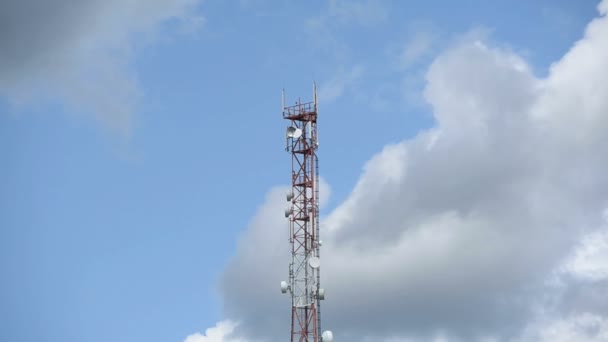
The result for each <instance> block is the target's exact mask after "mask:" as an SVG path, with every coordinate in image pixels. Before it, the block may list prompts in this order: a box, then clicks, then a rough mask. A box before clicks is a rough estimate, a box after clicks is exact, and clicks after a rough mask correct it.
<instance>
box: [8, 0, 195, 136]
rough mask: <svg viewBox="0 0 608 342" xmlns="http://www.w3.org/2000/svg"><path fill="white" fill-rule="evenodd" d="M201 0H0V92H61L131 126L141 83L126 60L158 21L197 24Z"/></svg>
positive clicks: (60, 96)
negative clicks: (198, 6)
mask: <svg viewBox="0 0 608 342" xmlns="http://www.w3.org/2000/svg"><path fill="white" fill-rule="evenodd" d="M198 2H199V0H178V1H168V0H154V1H141V0H128V1H122V0H109V1H108V0H106V1H101V0H85V1H77V2H74V1H67V0H59V1H34V0H8V1H3V2H2V3H1V4H0V22H1V23H2V30H0V50H1V51H2V52H1V53H0V76H1V77H0V95H2V96H4V97H6V98H7V99H8V100H9V101H10V102H11V103H13V104H14V105H16V106H20V105H25V104H30V103H32V102H37V101H40V100H41V99H42V100H48V99H51V100H59V101H60V102H62V103H65V104H67V105H68V106H69V107H73V108H75V109H76V110H77V111H78V112H83V113H87V114H91V115H94V117H95V118H96V119H97V120H98V121H100V122H102V123H103V124H105V125H107V126H109V127H111V128H113V129H116V130H118V131H121V132H122V133H128V131H129V127H130V125H131V120H132V116H133V113H134V111H135V107H136V105H137V101H138V98H139V97H140V96H141V90H140V88H139V86H138V84H137V77H136V75H135V73H134V72H133V70H132V68H131V66H130V62H131V59H132V55H133V51H134V50H135V49H136V48H137V46H141V45H142V42H145V41H148V42H149V41H151V40H153V39H154V38H155V35H156V33H157V32H158V31H159V29H160V25H161V24H162V23H165V22H167V21H170V20H176V21H178V22H180V23H181V26H182V27H183V28H184V29H186V30H192V29H196V28H197V27H198V26H200V25H202V23H203V22H204V18H203V17H201V16H200V15H197V14H196V11H195V7H196V5H197V3H198Z"/></svg>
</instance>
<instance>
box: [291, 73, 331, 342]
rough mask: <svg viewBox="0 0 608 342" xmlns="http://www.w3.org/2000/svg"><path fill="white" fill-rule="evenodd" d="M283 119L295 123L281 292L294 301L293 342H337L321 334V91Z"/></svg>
mask: <svg viewBox="0 0 608 342" xmlns="http://www.w3.org/2000/svg"><path fill="white" fill-rule="evenodd" d="M282 107H283V119H285V120H289V123H290V125H289V127H288V128H287V131H286V148H285V150H286V151H287V152H289V153H290V154H291V167H292V170H291V190H290V191H289V192H288V193H287V201H288V202H289V203H290V205H289V207H288V208H287V209H285V217H287V218H288V220H289V243H290V244H291V262H290V264H289V282H285V281H283V282H281V292H283V293H287V292H289V294H290V295H291V342H320V341H323V342H331V341H332V340H333V334H332V332H331V331H325V332H324V333H322V334H321V300H323V299H325V291H324V290H323V289H322V288H321V286H320V285H321V277H320V275H321V272H320V271H321V260H320V248H319V247H320V246H321V240H320V239H319V237H320V236H319V163H318V161H319V160H318V158H317V153H316V151H317V149H318V147H319V144H318V137H317V90H316V85H313V101H312V102H306V103H302V102H300V100H299V99H298V101H297V102H296V104H295V105H293V106H288V107H286V106H285V93H284V92H283V106H282Z"/></svg>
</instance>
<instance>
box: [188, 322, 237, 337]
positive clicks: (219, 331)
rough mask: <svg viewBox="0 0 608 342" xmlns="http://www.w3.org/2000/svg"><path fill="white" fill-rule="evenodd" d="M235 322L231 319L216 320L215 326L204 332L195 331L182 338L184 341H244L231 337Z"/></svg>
mask: <svg viewBox="0 0 608 342" xmlns="http://www.w3.org/2000/svg"><path fill="white" fill-rule="evenodd" d="M235 326H236V323H234V322H231V321H221V322H218V323H217V324H216V325H215V327H213V328H209V329H207V330H205V334H204V335H203V334H201V333H195V334H192V335H190V336H188V337H186V339H185V340H184V342H244V341H243V340H239V339H235V338H231V337H230V334H231V333H232V331H233V330H234V327H235Z"/></svg>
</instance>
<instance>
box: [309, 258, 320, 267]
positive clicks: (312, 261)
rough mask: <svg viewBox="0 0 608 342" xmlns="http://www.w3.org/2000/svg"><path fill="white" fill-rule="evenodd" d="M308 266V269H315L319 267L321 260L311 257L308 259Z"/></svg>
mask: <svg viewBox="0 0 608 342" xmlns="http://www.w3.org/2000/svg"><path fill="white" fill-rule="evenodd" d="M308 264H309V265H310V267H312V268H314V269H317V268H319V266H321V259H319V257H312V258H310V259H308Z"/></svg>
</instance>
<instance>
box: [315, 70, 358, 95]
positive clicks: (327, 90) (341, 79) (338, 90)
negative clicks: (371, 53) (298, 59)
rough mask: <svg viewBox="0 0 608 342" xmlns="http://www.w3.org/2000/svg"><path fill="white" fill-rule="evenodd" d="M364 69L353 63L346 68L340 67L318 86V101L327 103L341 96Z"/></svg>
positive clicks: (354, 82)
mask: <svg viewBox="0 0 608 342" xmlns="http://www.w3.org/2000/svg"><path fill="white" fill-rule="evenodd" d="M364 71H365V69H364V67H363V66H361V65H355V66H353V67H352V68H350V69H348V70H344V69H341V70H339V71H338V72H337V73H336V74H335V75H333V77H332V78H331V79H329V80H326V81H324V82H323V83H321V84H320V86H319V101H320V102H321V103H328V102H331V101H334V100H335V99H337V98H338V97H340V96H342V94H344V92H345V91H346V90H347V89H348V88H349V87H352V86H354V85H355V84H356V82H357V81H358V80H359V79H360V78H361V76H362V75H363V73H364Z"/></svg>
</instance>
